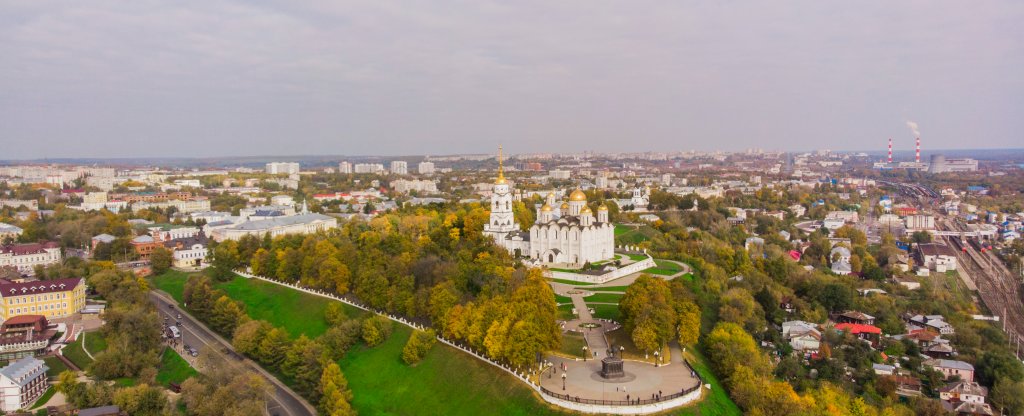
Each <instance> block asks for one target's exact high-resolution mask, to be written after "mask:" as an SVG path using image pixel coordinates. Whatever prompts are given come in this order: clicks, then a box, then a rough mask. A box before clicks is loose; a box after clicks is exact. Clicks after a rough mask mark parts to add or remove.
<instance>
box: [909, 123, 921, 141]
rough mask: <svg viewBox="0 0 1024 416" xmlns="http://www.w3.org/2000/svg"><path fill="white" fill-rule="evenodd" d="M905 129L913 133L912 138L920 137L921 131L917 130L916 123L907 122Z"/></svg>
mask: <svg viewBox="0 0 1024 416" xmlns="http://www.w3.org/2000/svg"><path fill="white" fill-rule="evenodd" d="M907 127H910V130H912V131H913V132H914V137H921V131H920V130H918V129H917V123H915V122H913V121H910V120H907Z"/></svg>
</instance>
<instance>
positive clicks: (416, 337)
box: [402, 329, 437, 365]
mask: <svg viewBox="0 0 1024 416" xmlns="http://www.w3.org/2000/svg"><path fill="white" fill-rule="evenodd" d="M435 342H437V338H436V334H434V330H433V329H427V330H426V331H413V332H412V334H410V335H409V341H408V342H406V343H405V348H403V349H402V361H405V363H406V364H409V365H413V364H416V363H418V362H420V360H422V359H423V357H424V356H426V355H427V352H429V351H430V348H431V347H433V346H434V343H435Z"/></svg>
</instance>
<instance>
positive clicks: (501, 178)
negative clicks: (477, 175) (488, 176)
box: [494, 175, 508, 185]
mask: <svg viewBox="0 0 1024 416" xmlns="http://www.w3.org/2000/svg"><path fill="white" fill-rule="evenodd" d="M506 183H508V181H506V180H505V176H504V175H500V176H498V179H495V180H494V184H495V185H504V184H506Z"/></svg>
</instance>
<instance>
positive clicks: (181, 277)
mask: <svg viewBox="0 0 1024 416" xmlns="http://www.w3.org/2000/svg"><path fill="white" fill-rule="evenodd" d="M190 275H191V273H185V272H179V271H177V270H168V271H167V272H166V273H164V274H162V275H159V276H154V277H153V278H151V279H150V281H152V282H153V287H155V288H157V289H160V290H162V291H164V292H167V293H169V294H170V295H171V297H173V298H174V300H176V301H178V303H181V298H182V293H184V292H185V282H186V281H187V280H188V277H189V276H190Z"/></svg>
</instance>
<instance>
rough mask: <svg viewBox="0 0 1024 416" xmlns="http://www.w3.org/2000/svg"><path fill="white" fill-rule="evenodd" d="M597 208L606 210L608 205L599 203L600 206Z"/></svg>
mask: <svg viewBox="0 0 1024 416" xmlns="http://www.w3.org/2000/svg"><path fill="white" fill-rule="evenodd" d="M597 210H598V211H607V210H608V206H606V205H605V204H601V206H599V207H597Z"/></svg>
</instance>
